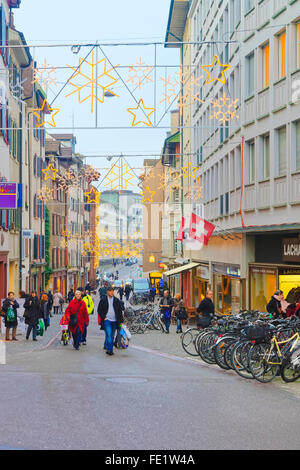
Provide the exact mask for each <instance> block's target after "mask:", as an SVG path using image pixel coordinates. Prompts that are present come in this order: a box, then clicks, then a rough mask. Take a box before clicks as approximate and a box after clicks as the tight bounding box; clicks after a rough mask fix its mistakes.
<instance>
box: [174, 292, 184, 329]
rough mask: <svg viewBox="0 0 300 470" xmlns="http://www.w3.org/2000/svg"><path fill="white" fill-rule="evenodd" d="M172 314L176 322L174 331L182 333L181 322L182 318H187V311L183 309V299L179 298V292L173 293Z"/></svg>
mask: <svg viewBox="0 0 300 470" xmlns="http://www.w3.org/2000/svg"><path fill="white" fill-rule="evenodd" d="M172 315H173V316H175V318H176V322H177V327H176V333H182V323H181V322H182V320H186V319H187V312H186V309H185V305H184V300H183V299H182V298H181V294H176V295H175V298H174V306H173V309H172Z"/></svg>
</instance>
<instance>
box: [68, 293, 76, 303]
mask: <svg viewBox="0 0 300 470" xmlns="http://www.w3.org/2000/svg"><path fill="white" fill-rule="evenodd" d="M74 297H75V294H74V292H73V291H71V290H70V291H69V292H68V301H69V302H71V300H73V299H74Z"/></svg>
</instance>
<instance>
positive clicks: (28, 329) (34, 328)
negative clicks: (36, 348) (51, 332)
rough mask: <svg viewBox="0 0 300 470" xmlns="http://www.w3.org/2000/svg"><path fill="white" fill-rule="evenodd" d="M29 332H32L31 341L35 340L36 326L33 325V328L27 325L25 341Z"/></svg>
mask: <svg viewBox="0 0 300 470" xmlns="http://www.w3.org/2000/svg"><path fill="white" fill-rule="evenodd" d="M31 330H32V339H36V333H37V325H35V326H32V325H28V328H27V333H26V339H28V338H29V336H30V333H31Z"/></svg>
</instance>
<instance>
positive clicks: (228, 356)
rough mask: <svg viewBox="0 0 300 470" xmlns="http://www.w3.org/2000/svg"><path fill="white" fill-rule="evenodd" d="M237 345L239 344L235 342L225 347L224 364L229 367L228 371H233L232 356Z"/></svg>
mask: <svg viewBox="0 0 300 470" xmlns="http://www.w3.org/2000/svg"><path fill="white" fill-rule="evenodd" d="M236 344H237V342H236V341H233V342H232V343H229V344H228V345H227V346H226V347H225V352H224V362H225V364H226V365H227V367H228V369H233V365H232V362H231V356H232V351H233V349H234V347H235V345H236Z"/></svg>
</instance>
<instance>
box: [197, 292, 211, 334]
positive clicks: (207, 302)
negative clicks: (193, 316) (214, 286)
mask: <svg viewBox="0 0 300 470" xmlns="http://www.w3.org/2000/svg"><path fill="white" fill-rule="evenodd" d="M212 298H213V291H212V290H208V291H207V292H206V296H205V298H204V299H203V300H202V301H201V302H200V304H199V306H198V308H197V312H198V313H200V314H201V318H198V320H197V326H200V327H202V328H206V327H207V326H209V325H210V324H211V320H212V317H213V315H214V313H215V306H214V304H213V301H212Z"/></svg>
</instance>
